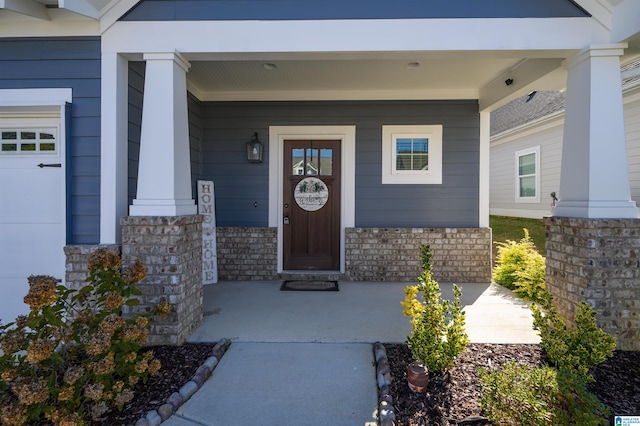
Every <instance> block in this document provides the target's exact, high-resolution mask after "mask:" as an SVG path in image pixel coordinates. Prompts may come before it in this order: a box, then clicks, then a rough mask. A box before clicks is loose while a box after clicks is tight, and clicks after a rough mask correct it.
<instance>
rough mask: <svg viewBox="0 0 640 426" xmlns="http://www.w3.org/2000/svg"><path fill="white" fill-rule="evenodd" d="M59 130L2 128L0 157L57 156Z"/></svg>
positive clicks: (53, 128)
mask: <svg viewBox="0 0 640 426" xmlns="http://www.w3.org/2000/svg"><path fill="white" fill-rule="evenodd" d="M57 134H58V131H57V128H55V127H51V128H2V129H0V155H12V154H22V155H28V154H38V155H42V154H57V152H58V137H57Z"/></svg>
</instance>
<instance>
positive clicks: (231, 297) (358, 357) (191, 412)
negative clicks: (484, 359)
mask: <svg viewBox="0 0 640 426" xmlns="http://www.w3.org/2000/svg"><path fill="white" fill-rule="evenodd" d="M406 285H407V283H351V282H344V283H343V282H341V283H339V286H340V291H338V292H291V291H289V292H283V291H279V287H280V282H221V283H218V284H213V285H209V286H206V287H205V289H204V311H205V317H204V320H203V323H202V325H201V326H200V327H199V328H198V329H196V330H195V331H194V332H193V334H192V335H191V337H190V338H189V341H191V342H216V341H219V340H220V339H223V338H228V339H231V341H232V344H231V347H230V348H229V350H228V351H227V353H226V354H225V355H224V356H223V357H222V360H221V361H220V363H219V365H218V366H217V368H216V369H215V371H214V373H213V375H212V377H211V378H210V379H209V380H208V381H207V382H206V383H205V384H204V385H203V387H202V388H201V389H200V390H199V391H198V392H197V393H196V394H195V395H194V396H193V397H192V398H191V399H190V400H189V401H187V402H186V403H185V404H184V405H183V406H182V407H180V408H179V409H178V411H177V412H176V414H174V415H173V416H172V417H171V418H169V419H168V420H167V421H166V422H164V423H163V425H166V426H194V425H201V426H202V425H211V426H213V425H215V426H232V425H233V426H242V425H257V424H259V425H279V426H282V425H292V426H293V425H295V426H303V425H309V426H322V425H336V426H339V425H344V426H351V425H354V426H355V425H359V426H360V425H375V424H376V415H377V413H376V410H377V404H378V400H377V385H376V377H375V368H374V359H373V351H372V347H371V343H374V342H376V341H380V342H385V343H393V342H396V343H397V342H404V341H405V339H406V336H407V334H409V333H410V331H411V326H410V324H409V320H408V318H406V317H404V316H403V315H402V307H401V306H400V301H402V300H403V299H404V287H405V286H406ZM461 287H462V289H463V298H462V302H463V305H464V306H465V311H466V312H467V334H468V335H469V337H470V340H471V341H472V342H474V343H538V342H539V338H538V336H537V335H536V333H535V331H534V330H533V329H532V318H531V313H530V311H529V309H528V306H527V304H526V303H524V302H522V301H521V300H519V299H517V298H515V297H513V295H512V294H511V292H509V291H508V290H505V289H503V288H502V287H499V286H496V285H495V284H492V285H488V284H465V285H461ZM441 288H442V293H443V297H445V298H451V297H452V295H453V291H452V286H451V285H448V284H442V285H441Z"/></svg>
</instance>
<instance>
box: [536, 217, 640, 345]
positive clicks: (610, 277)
mask: <svg viewBox="0 0 640 426" xmlns="http://www.w3.org/2000/svg"><path fill="white" fill-rule="evenodd" d="M545 225H546V234H547V243H546V254H547V288H548V289H549V291H550V292H551V293H552V294H553V295H554V297H555V300H556V305H557V307H558V311H559V312H560V314H561V315H562V316H563V317H564V318H566V319H567V320H569V321H572V319H573V314H574V308H575V305H576V304H577V303H578V302H580V301H584V300H586V301H587V302H588V303H589V304H590V305H591V306H593V307H594V308H595V309H596V311H597V312H598V325H599V326H600V327H602V329H603V330H605V331H606V332H608V333H610V334H612V335H613V336H616V338H617V339H618V348H619V349H624V350H640V219H579V218H563V217H548V218H545Z"/></svg>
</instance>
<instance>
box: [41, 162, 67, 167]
mask: <svg viewBox="0 0 640 426" xmlns="http://www.w3.org/2000/svg"><path fill="white" fill-rule="evenodd" d="M38 167H40V168H43V167H62V164H60V163H56V164H43V163H40V164H38Z"/></svg>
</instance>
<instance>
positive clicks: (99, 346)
mask: <svg viewBox="0 0 640 426" xmlns="http://www.w3.org/2000/svg"><path fill="white" fill-rule="evenodd" d="M110 346H111V335H110V334H106V333H96V334H94V335H93V336H91V339H90V340H89V342H88V343H87V354H89V355H100V354H101V353H103V352H104V351H106V350H107V349H109V347H110Z"/></svg>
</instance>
